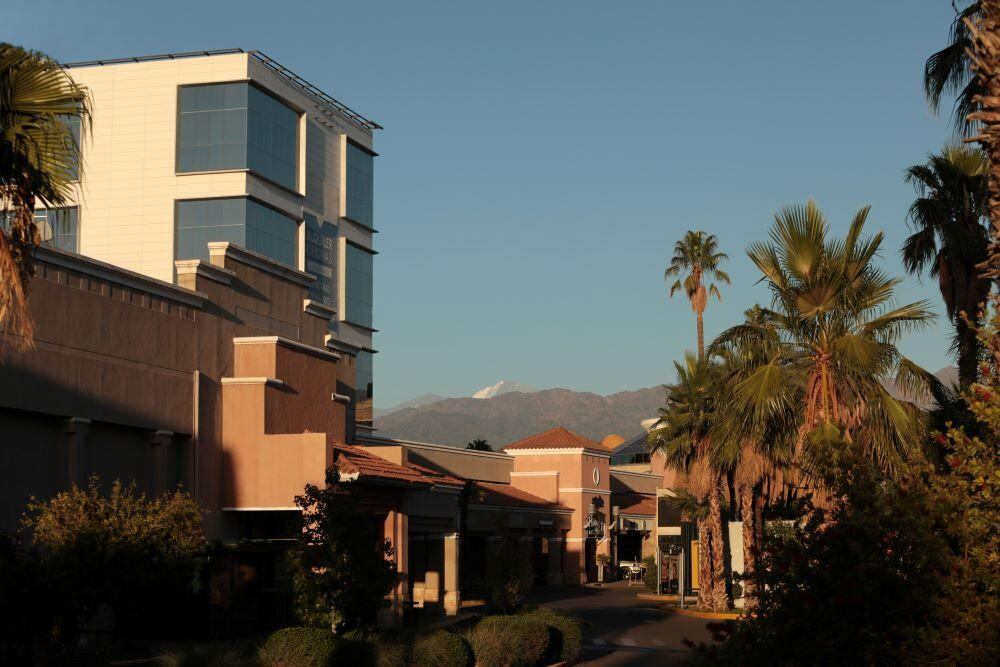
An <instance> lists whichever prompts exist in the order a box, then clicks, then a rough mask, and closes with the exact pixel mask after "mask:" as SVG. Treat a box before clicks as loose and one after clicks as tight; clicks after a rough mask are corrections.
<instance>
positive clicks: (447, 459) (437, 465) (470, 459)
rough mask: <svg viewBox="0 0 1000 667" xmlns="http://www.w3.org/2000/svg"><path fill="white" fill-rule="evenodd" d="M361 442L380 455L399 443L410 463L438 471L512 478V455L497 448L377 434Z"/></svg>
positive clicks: (492, 479)
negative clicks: (483, 449) (478, 448)
mask: <svg viewBox="0 0 1000 667" xmlns="http://www.w3.org/2000/svg"><path fill="white" fill-rule="evenodd" d="M363 442H364V444H365V445H366V446H367V447H371V448H373V449H375V450H376V451H378V452H379V456H384V458H389V459H390V460H395V459H394V458H391V456H393V455H390V454H388V450H385V454H383V453H382V452H383V450H382V448H383V447H389V448H395V447H402V448H404V449H405V450H406V456H407V459H408V460H409V462H410V463H415V464H417V465H421V466H424V467H427V468H430V469H432V470H437V471H438V472H442V473H445V474H446V475H452V476H454V477H460V478H463V479H471V480H476V481H482V482H500V483H503V484H507V483H509V482H510V481H511V478H510V472H511V470H512V469H513V467H514V459H513V458H512V457H510V456H507V455H506V454H500V453H497V452H476V451H472V450H468V449H456V448H455V447H447V446H445V445H434V444H430V443H422V442H410V441H407V440H395V439H388V438H378V437H368V436H366V437H364V438H363Z"/></svg>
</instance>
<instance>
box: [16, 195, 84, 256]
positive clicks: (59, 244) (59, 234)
mask: <svg viewBox="0 0 1000 667" xmlns="http://www.w3.org/2000/svg"><path fill="white" fill-rule="evenodd" d="M13 219H14V211H12V210H9V209H4V210H0V230H2V231H4V232H6V233H8V234H9V233H10V225H11V221H12V220H13ZM33 220H34V222H35V225H36V226H37V227H38V236H39V238H40V239H41V242H42V245H47V246H52V247H54V248H59V249H60V250H66V251H68V252H80V234H79V229H80V219H79V209H78V208H77V207H76V206H67V207H64V208H50V209H45V208H36V209H35V212H34V216H33Z"/></svg>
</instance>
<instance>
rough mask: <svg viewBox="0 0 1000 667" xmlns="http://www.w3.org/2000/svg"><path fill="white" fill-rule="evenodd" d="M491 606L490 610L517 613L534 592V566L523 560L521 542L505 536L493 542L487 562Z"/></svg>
mask: <svg viewBox="0 0 1000 667" xmlns="http://www.w3.org/2000/svg"><path fill="white" fill-rule="evenodd" d="M486 586H487V603H488V604H489V608H490V611H491V612H493V613H497V614H509V613H512V612H515V611H517V609H518V608H519V607H520V606H521V604H522V603H523V602H524V596H525V595H526V594H527V593H528V591H529V590H530V589H531V565H530V563H528V561H527V560H526V559H525V558H524V557H523V555H522V553H521V549H520V544H519V539H518V538H517V537H516V536H504V537H501V538H500V539H496V540H491V541H490V546H489V555H488V558H487V561H486Z"/></svg>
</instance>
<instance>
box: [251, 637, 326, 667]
mask: <svg viewBox="0 0 1000 667" xmlns="http://www.w3.org/2000/svg"><path fill="white" fill-rule="evenodd" d="M343 643H344V642H342V641H340V640H338V639H337V637H335V636H334V635H333V633H332V632H330V631H329V630H324V629H323V628H305V627H300V628H282V629H281V630H277V631H275V632H272V633H271V635H270V636H268V638H267V640H266V641H265V642H264V645H263V646H261V648H260V652H259V654H258V655H259V657H260V662H261V664H262V665H264V667H328V665H332V664H333V663H334V661H335V660H337V658H338V657H339V656H338V652H342V651H343V649H344V648H346V647H344V646H342V644H343Z"/></svg>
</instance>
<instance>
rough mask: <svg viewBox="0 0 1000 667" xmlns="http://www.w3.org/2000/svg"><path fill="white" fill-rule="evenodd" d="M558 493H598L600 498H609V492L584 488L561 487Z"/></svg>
mask: <svg viewBox="0 0 1000 667" xmlns="http://www.w3.org/2000/svg"><path fill="white" fill-rule="evenodd" d="M559 493H598V494H600V495H602V496H610V495H611V492H610V491H606V490H605V489H588V488H587V487H585V486H561V487H559Z"/></svg>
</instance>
